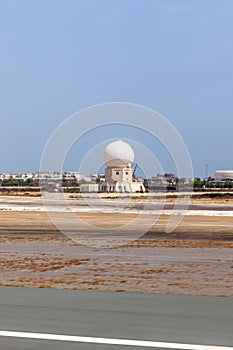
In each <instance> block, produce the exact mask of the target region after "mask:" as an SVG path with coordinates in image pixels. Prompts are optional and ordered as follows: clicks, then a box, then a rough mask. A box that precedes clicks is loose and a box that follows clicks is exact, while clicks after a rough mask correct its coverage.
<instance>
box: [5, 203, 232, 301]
mask: <svg viewBox="0 0 233 350" xmlns="http://www.w3.org/2000/svg"><path fill="white" fill-rule="evenodd" d="M17 200H22V198H20V199H19V198H18V197H17V198H15V197H10V198H8V197H3V196H2V197H1V198H0V202H2V203H3V204H2V206H1V208H0V252H1V256H0V260H1V264H0V269H1V275H0V285H5V286H26V287H40V288H47V287H49V288H68V289H83V290H107V291H119V292H121V291H122V292H123V291H124V292H125V291H126V292H132V291H134V292H143V293H164V294H171V293H172V294H192V295H212V296H233V214H232V216H231V206H232V205H233V199H232V198H227V197H224V198H220V199H219V198H217V199H213V198H202V199H200V198H199V199H192V201H191V204H197V205H200V206H201V207H200V211H199V215H197V214H195V215H187V216H184V217H183V219H182V221H181V222H180V224H179V225H178V226H177V227H176V228H175V230H174V231H173V232H171V233H166V225H167V223H168V220H169V218H170V216H169V215H163V214H161V215H160V216H159V218H158V220H157V221H156V222H155V223H154V225H153V226H152V227H151V228H150V230H149V231H148V232H146V233H144V234H143V235H142V236H140V237H138V238H137V239H135V240H134V239H132V240H129V241H126V242H125V244H121V245H119V246H115V245H113V246H108V247H107V248H106V247H105V248H103V247H97V246H96V245H95V244H93V245H92V244H91V242H90V241H88V244H83V242H82V241H79V240H77V239H76V240H71V239H70V238H69V237H67V236H65V235H64V234H62V233H61V232H60V231H59V230H58V229H57V228H56V226H55V225H54V223H52V222H51V217H50V216H49V215H48V213H47V212H46V211H38V210H37V207H35V208H34V210H31V211H28V210H26V209H25V207H22V208H21V207H19V208H17V210H16V209H15V203H14V201H17ZM24 200H26V201H28V202H27V203H30V198H26V199H25V197H24ZM36 200H37V201H38V203H39V200H40V199H36ZM147 200H148V199H147ZM7 201H9V206H7V205H6V203H8V202H7ZM173 202H174V199H171V198H170V199H168V200H167V204H171V203H173ZM205 205H206V206H207V207H208V208H209V206H213V208H212V210H215V208H216V210H219V209H220V210H223V212H227V213H228V215H227V216H225V214H223V215H221V213H220V214H219V215H217V216H216V215H203V213H204V210H205V209H204V208H203V206H205ZM195 209H197V208H196V207H195ZM225 209H226V211H225ZM197 213H198V211H197ZM213 213H214V211H213ZM204 214H205V213H204ZM54 215H55V216H57V217H58V218H59V220H66V218H67V215H68V213H65V212H57V213H55V214H54ZM75 215H78V217H79V219H81V220H83V221H84V222H87V223H88V224H89V226H90V227H92V229H93V232H94V230H95V227H102V228H109V227H118V228H119V232H120V230H121V227H122V225H125V224H126V223H127V222H128V221H129V222H130V221H132V220H134V219H135V217H136V216H137V214H135V213H128V212H127V213H124V211H123V212H121V213H112V212H110V213H98V212H97V213H95V212H79V213H76V214H75ZM147 219H148V215H144V216H143V218H142V221H143V220H145V221H146V220H147Z"/></svg>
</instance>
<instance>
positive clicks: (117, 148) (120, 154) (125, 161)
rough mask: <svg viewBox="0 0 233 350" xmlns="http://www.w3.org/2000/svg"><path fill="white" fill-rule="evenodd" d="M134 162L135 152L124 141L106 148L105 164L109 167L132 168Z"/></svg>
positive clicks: (116, 142) (115, 142)
mask: <svg viewBox="0 0 233 350" xmlns="http://www.w3.org/2000/svg"><path fill="white" fill-rule="evenodd" d="M133 161H134V151H133V149H132V147H131V146H130V145H129V144H128V143H126V142H124V141H121V140H119V141H114V142H112V143H110V144H109V145H108V146H107V147H106V148H105V151H104V163H105V164H106V165H107V166H112V167H114V166H127V165H129V166H131V163H132V162H133Z"/></svg>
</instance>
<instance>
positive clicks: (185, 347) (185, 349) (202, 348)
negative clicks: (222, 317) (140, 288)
mask: <svg viewBox="0 0 233 350" xmlns="http://www.w3.org/2000/svg"><path fill="white" fill-rule="evenodd" d="M0 336H1V337H13V338H27V339H41V340H58V341H70V342H79V343H93V344H107V345H123V346H124V345H125V346H141V347H148V348H167V349H180V350H233V347H231V346H230V347H229V346H214V345H198V344H182V343H166V342H160V341H149V340H132V339H114V338H97V337H82V336H74V335H62V334H46V333H30V332H12V331H0Z"/></svg>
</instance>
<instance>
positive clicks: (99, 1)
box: [0, 0, 233, 177]
mask: <svg viewBox="0 0 233 350" xmlns="http://www.w3.org/2000/svg"><path fill="white" fill-rule="evenodd" d="M232 18H233V1H232V0H218V1H216V0H204V1H203V0H49V1H48V0H34V1H32V0H27V1H26V0H21V1H18V0H7V1H5V0H0V45H1V55H0V94H1V104H0V116H1V119H0V120H1V138H0V146H1V158H0V160H1V163H0V164H1V165H0V172H7V171H9V172H23V171H30V170H38V168H39V163H40V158H41V153H42V151H43V148H44V146H45V144H46V142H47V140H48V138H49V136H50V134H51V133H52V132H53V130H54V129H55V128H56V127H57V126H58V125H59V124H60V123H61V122H63V121H64V120H65V119H66V118H67V117H69V116H70V115H71V114H73V113H75V112H77V111H78V110H80V109H82V108H85V107H88V106H91V105H94V104H99V103H103V102H110V101H125V102H131V103H137V104H141V105H145V106H147V107H150V108H153V109H155V110H157V111H158V112H159V113H161V114H162V115H163V116H165V117H166V118H167V119H168V120H169V121H170V122H171V123H172V124H173V125H174V126H175V127H176V128H177V130H178V131H179V132H180V134H181V135H182V137H183V139H184V141H185V142H186V145H187V147H188V149H189V152H190V155H191V158H192V162H193V167H194V173H195V175H196V176H200V177H204V176H205V164H206V163H208V165H209V173H210V174H213V173H214V171H215V170H217V169H222V168H223V169H232V168H233V162H232V155H231V151H232V144H233V141H232V123H233V122H232V119H233V63H232V62H233V21H232ZM103 133H104V131H103ZM110 136H111V137H113V138H114V137H121V132H120V129H119V130H118V132H117V133H114V132H112V133H111V135H110ZM122 136H123V137H125V138H127V131H124V132H123V133H122ZM104 137H106V135H103V139H104ZM93 138H94V139H93V140H95V135H93ZM96 139H98V137H96ZM93 140H92V141H93ZM83 147H84V148H85V146H84V144H82V145H80V147H76V151H75V152H73V153H72V152H71V153H70V157H68V158H69V159H67V167H68V168H70V169H71V168H72V169H74V168H75V167H76V165H77V164H78V160H79V157H80V155H79V149H80V150H81V148H82V152H83ZM87 148H88V147H87ZM152 148H153V147H152ZM87 150H88V149H87ZM152 151H153V152H154V153H155V155H156V156H157V157H158V158H161V159H160V161H161V163H162V164H163V168H164V171H170V170H173V168H172V166H171V164H170V163H169V160H168V159H167V158H166V156H163V153H162V152H161V153H160V148H159V147H157V146H156V145H155V147H154V149H152ZM84 153H85V152H84ZM74 158H75V159H74ZM74 170H75V169H74ZM94 170H95V169H93V171H94ZM151 172H153V170H151Z"/></svg>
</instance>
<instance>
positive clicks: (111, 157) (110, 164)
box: [99, 140, 145, 193]
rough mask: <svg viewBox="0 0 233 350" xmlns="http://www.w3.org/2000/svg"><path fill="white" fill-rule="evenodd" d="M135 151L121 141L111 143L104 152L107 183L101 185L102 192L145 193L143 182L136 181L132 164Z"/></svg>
mask: <svg viewBox="0 0 233 350" xmlns="http://www.w3.org/2000/svg"><path fill="white" fill-rule="evenodd" d="M133 161H134V151H133V149H132V147H131V146H130V145H129V144H128V143H126V142H123V141H121V140H119V141H114V142H112V143H110V144H109V145H108V146H107V147H106V148H105V151H104V163H105V165H106V168H105V182H102V183H100V184H99V191H100V192H120V193H123V192H128V193H132V192H145V187H144V185H143V182H139V181H134V179H133V172H132V163H133Z"/></svg>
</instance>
